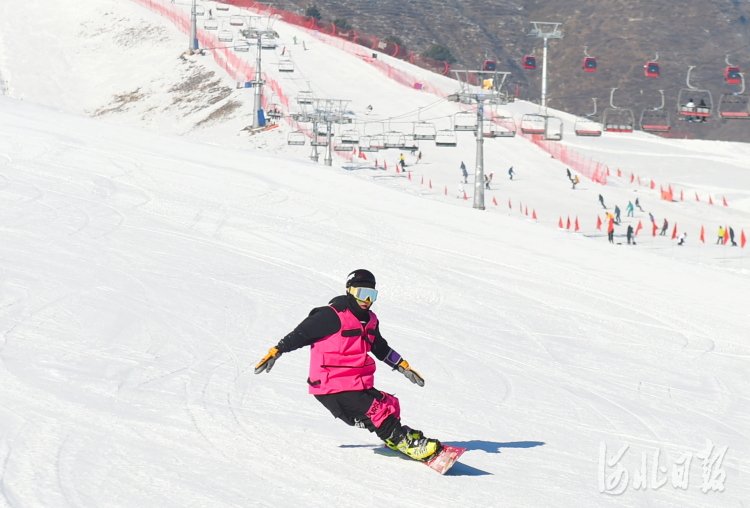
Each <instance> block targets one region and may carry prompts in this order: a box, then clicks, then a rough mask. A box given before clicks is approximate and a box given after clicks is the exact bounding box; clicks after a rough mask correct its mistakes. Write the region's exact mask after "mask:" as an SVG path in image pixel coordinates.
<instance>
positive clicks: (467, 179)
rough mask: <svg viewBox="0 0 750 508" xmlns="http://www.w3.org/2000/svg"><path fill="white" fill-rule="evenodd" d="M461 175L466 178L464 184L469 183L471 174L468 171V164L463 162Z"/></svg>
mask: <svg viewBox="0 0 750 508" xmlns="http://www.w3.org/2000/svg"><path fill="white" fill-rule="evenodd" d="M461 174H462V175H463V177H464V183H469V172H468V171H466V164H464V161H461Z"/></svg>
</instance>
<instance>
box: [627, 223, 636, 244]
mask: <svg viewBox="0 0 750 508" xmlns="http://www.w3.org/2000/svg"><path fill="white" fill-rule="evenodd" d="M631 243H632V244H633V245H635V238H633V226H631V225H630V224H628V245H630V244H631Z"/></svg>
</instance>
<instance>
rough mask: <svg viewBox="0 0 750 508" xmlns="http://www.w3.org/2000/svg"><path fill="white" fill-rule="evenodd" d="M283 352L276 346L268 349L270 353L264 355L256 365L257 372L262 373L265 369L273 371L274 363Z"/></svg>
mask: <svg viewBox="0 0 750 508" xmlns="http://www.w3.org/2000/svg"><path fill="white" fill-rule="evenodd" d="M280 356H281V353H280V352H279V350H278V349H276V348H275V347H272V348H271V349H269V350H268V354H267V355H266V356H264V357H263V359H262V360H261V361H260V363H259V364H258V365H256V366H255V373H256V374H260V373H261V372H263V371H266V372H271V369H272V368H273V364H274V363H276V360H278V359H279V357H280Z"/></svg>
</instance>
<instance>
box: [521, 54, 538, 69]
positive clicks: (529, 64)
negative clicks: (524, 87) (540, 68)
mask: <svg viewBox="0 0 750 508" xmlns="http://www.w3.org/2000/svg"><path fill="white" fill-rule="evenodd" d="M523 68H524V69H536V57H533V56H527V57H524V59H523Z"/></svg>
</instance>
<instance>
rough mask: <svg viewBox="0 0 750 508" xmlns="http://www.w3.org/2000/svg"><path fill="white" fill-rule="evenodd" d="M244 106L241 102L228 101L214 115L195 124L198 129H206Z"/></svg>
mask: <svg viewBox="0 0 750 508" xmlns="http://www.w3.org/2000/svg"><path fill="white" fill-rule="evenodd" d="M241 106H242V103H241V102H239V101H228V102H227V103H226V104H224V105H223V106H221V107H219V108H217V109H216V110H215V111H214V112H213V113H211V114H210V115H208V116H207V117H206V118H204V119H203V120H201V121H200V122H198V123H197V124H195V126H196V127H204V126H205V125H208V124H210V123H213V122H216V121H218V120H222V119H226V118H228V117H229V116H231V114H232V113H233V112H234V111H235V110H236V109H237V108H239V107H241Z"/></svg>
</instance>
